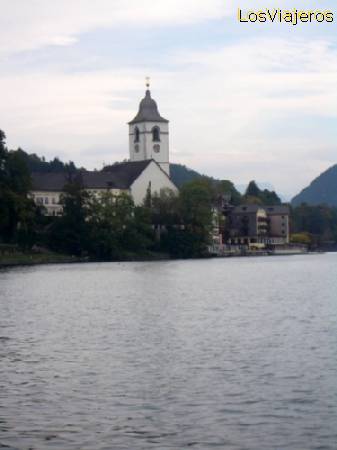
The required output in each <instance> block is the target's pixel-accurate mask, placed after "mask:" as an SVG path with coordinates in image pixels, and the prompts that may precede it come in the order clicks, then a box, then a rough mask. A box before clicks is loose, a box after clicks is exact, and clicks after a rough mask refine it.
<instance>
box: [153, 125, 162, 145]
mask: <svg viewBox="0 0 337 450" xmlns="http://www.w3.org/2000/svg"><path fill="white" fill-rule="evenodd" d="M152 140H153V142H160V129H159V127H153V128H152Z"/></svg>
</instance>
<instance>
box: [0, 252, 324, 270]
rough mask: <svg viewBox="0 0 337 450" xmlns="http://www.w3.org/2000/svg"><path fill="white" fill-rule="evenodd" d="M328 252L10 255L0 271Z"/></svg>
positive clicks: (1, 258)
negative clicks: (101, 257) (108, 256)
mask: <svg viewBox="0 0 337 450" xmlns="http://www.w3.org/2000/svg"><path fill="white" fill-rule="evenodd" d="M326 253H330V252H324V251H320V250H318V251H308V252H282V253H272V252H267V251H264V252H260V253H258V252H251V253H244V254H226V255H207V256H204V257H198V258H170V257H169V256H168V255H163V254H162V255H156V257H154V256H153V255H151V256H150V255H147V256H145V255H142V256H139V257H136V256H133V257H125V258H119V259H111V260H94V259H90V258H88V257H77V256H69V255H59V254H57V253H54V254H31V253H29V254H20V255H15V256H14V255H12V257H8V256H7V257H3V256H0V270H1V269H6V268H11V267H20V266H21V267H24V266H38V265H58V264H86V263H87V264H88V263H91V264H93V263H112V262H115V263H121V262H155V261H189V260H192V261H193V260H196V259H219V258H221V259H226V258H257V257H269V256H299V255H318V254H319V255H323V254H326Z"/></svg>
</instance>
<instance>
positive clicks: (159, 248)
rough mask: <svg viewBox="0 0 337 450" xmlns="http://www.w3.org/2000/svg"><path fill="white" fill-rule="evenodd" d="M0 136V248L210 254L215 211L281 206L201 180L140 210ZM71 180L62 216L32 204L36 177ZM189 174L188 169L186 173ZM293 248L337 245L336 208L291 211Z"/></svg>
mask: <svg viewBox="0 0 337 450" xmlns="http://www.w3.org/2000/svg"><path fill="white" fill-rule="evenodd" d="M5 139H6V136H5V134H4V133H3V132H2V131H0V244H1V243H2V244H17V245H19V246H20V247H22V248H26V249H29V248H31V247H33V246H35V247H37V248H42V249H49V250H53V251H56V252H62V253H65V254H68V255H77V256H87V257H88V258H91V259H94V260H114V259H123V258H133V257H135V258H136V257H143V256H146V255H148V256H149V257H154V256H155V255H162V254H165V255H169V256H172V257H178V258H192V257H200V256H203V255H206V254H207V246H208V244H209V239H210V234H211V233H210V232H211V230H212V227H213V218H214V217H213V209H212V208H213V207H214V205H220V202H221V201H223V199H224V198H225V199H227V200H230V201H231V203H232V204H234V205H238V204H240V203H257V204H261V205H266V204H279V203H280V199H279V197H278V196H277V194H276V193H275V192H273V191H268V190H267V189H265V190H261V189H260V188H259V187H258V185H257V184H256V183H255V182H254V181H252V182H251V183H249V186H248V188H247V191H246V192H245V195H244V196H241V194H240V193H239V192H238V191H237V190H236V189H235V186H234V185H233V183H232V182H230V181H228V180H223V181H220V180H214V179H212V178H208V177H204V176H197V177H195V178H193V177H192V179H191V180H190V181H188V182H186V183H184V184H182V185H181V187H180V192H179V195H178V196H177V195H174V194H173V193H172V192H171V191H169V190H163V191H162V192H161V193H160V195H157V194H155V195H151V193H150V192H149V193H148V195H147V198H146V199H145V201H144V204H143V205H142V206H135V205H134V203H133V200H132V198H131V197H130V196H128V195H127V194H123V195H119V196H117V197H116V196H113V195H112V194H110V193H106V194H104V195H103V196H100V197H99V198H98V197H96V196H94V195H89V194H88V192H87V191H86V190H85V189H83V186H82V184H81V177H79V176H78V175H77V173H78V172H77V169H76V167H75V165H74V164H73V163H71V162H70V163H68V164H64V163H63V162H61V161H59V160H58V159H57V158H55V159H54V160H53V161H50V162H46V161H45V160H44V159H43V158H42V159H41V158H39V157H38V156H36V155H28V154H27V153H26V152H24V151H23V150H21V149H18V150H17V151H9V150H8V149H7V147H6V142H5ZM36 170H37V171H40V172H54V171H56V172H57V171H63V172H64V171H66V172H68V173H69V177H68V179H69V183H68V185H67V186H66V188H65V192H64V195H63V198H62V203H63V209H64V214H63V216H61V217H46V216H45V215H44V214H43V213H44V211H43V207H37V206H35V204H34V203H33V201H32V200H30V198H29V191H30V189H31V179H30V172H31V171H36ZM186 170H188V169H186ZM291 223H292V225H291V228H292V233H293V242H298V243H306V244H313V243H314V244H321V243H323V242H327V241H329V242H337V209H336V208H329V207H328V206H309V205H306V204H303V205H301V206H298V207H296V208H293V211H292V221H291Z"/></svg>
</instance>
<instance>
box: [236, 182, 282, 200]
mask: <svg viewBox="0 0 337 450" xmlns="http://www.w3.org/2000/svg"><path fill="white" fill-rule="evenodd" d="M243 201H244V203H247V204H258V205H280V204H281V203H282V202H281V199H280V197H279V196H278V195H277V194H276V192H275V191H269V190H268V189H264V190H263V191H262V190H261V189H260V188H259V187H258V185H257V184H256V182H255V181H251V182H250V183H249V184H248V187H247V189H246V192H245V195H244V197H243Z"/></svg>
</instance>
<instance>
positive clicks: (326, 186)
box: [292, 164, 337, 207]
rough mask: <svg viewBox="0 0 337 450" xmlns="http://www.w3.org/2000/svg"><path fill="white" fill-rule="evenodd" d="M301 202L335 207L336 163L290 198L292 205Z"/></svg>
mask: <svg viewBox="0 0 337 450" xmlns="http://www.w3.org/2000/svg"><path fill="white" fill-rule="evenodd" d="M301 203H307V204H308V205H328V206H334V207H337V164H336V165H335V166H332V167H330V168H329V169H328V170H326V171H325V172H323V173H322V174H321V175H320V176H319V177H317V178H316V179H315V180H314V181H313V182H312V183H311V184H310V185H309V186H308V187H306V188H305V189H303V191H301V192H300V193H299V194H298V195H296V197H294V198H293V200H292V204H293V205H294V206H298V205H300V204H301Z"/></svg>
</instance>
